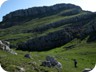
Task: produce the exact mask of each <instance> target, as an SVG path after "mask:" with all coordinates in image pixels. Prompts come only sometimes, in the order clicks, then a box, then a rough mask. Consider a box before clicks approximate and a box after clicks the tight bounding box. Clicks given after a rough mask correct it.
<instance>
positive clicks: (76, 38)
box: [0, 4, 96, 72]
mask: <svg viewBox="0 0 96 72" xmlns="http://www.w3.org/2000/svg"><path fill="white" fill-rule="evenodd" d="M62 5H63V4H61V5H59V7H58V4H57V6H56V5H54V6H55V7H53V10H52V9H51V8H50V6H49V7H40V8H38V7H36V10H35V11H34V9H35V8H34V9H33V10H32V13H33V14H35V12H36V15H33V14H32V16H30V12H31V9H28V12H29V13H28V16H26V15H27V14H26V15H24V16H25V17H24V16H23V14H25V13H24V12H26V10H25V11H23V10H20V14H18V13H19V12H18V11H17V13H16V14H17V15H16V17H14V15H13V14H15V12H13V14H12V18H10V16H11V13H10V14H8V15H6V16H5V17H4V21H2V22H0V40H6V41H9V42H10V43H11V48H12V49H14V51H16V52H17V53H18V55H12V54H10V53H8V52H5V51H1V50H0V63H1V64H2V66H3V68H4V69H5V70H7V71H10V72H18V66H20V67H23V68H24V69H25V70H26V72H57V70H56V69H55V68H48V67H41V66H40V64H41V61H44V60H45V57H46V56H48V55H50V56H54V57H55V58H56V59H57V60H58V61H59V62H61V63H62V65H63V69H62V72H70V71H71V72H82V70H83V69H84V68H93V67H94V65H95V64H96V13H93V12H89V11H83V10H82V9H81V8H80V7H78V6H74V5H71V4H68V6H67V4H66V5H64V7H65V9H63V8H64V7H63V6H62ZM61 7H62V8H61ZM67 7H68V9H67ZM42 8H43V9H42ZM44 8H45V9H44ZM47 8H49V9H48V11H49V12H47ZM54 8H56V12H55V9H54ZM59 8H60V9H59ZM44 10H45V13H43V12H44ZM39 11H40V13H39ZM51 12H52V13H51ZM26 13H27V12H26ZM40 14H41V15H40ZM19 15H20V16H21V17H20V16H19ZM7 16H9V17H7ZM7 18H9V19H7ZM19 18H20V19H19ZM19 22H20V23H19ZM15 23H16V24H15ZM4 26H5V27H4ZM93 40H94V41H93ZM24 48H25V49H24ZM16 49H18V50H16ZM22 50H26V51H22ZM28 50H30V52H28ZM31 51H32V52H31ZM38 51H41V52H38ZM27 53H30V54H31V56H32V59H27V58H25V57H24V55H25V54H27ZM73 59H77V61H78V68H74V64H73ZM40 60H41V61H40ZM34 62H36V64H34Z"/></svg>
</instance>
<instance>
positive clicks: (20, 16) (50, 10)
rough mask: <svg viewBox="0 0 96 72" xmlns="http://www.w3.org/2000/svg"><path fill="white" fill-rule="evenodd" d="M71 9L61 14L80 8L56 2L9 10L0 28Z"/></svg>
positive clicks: (74, 11)
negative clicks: (54, 3) (51, 4)
mask: <svg viewBox="0 0 96 72" xmlns="http://www.w3.org/2000/svg"><path fill="white" fill-rule="evenodd" d="M69 9H73V10H71V11H68V12H65V13H63V14H62V15H64V16H65V15H69V14H71V15H72V14H76V13H79V12H80V11H81V10H82V9H81V8H80V7H79V6H76V5H72V4H56V5H53V6H43V7H32V8H29V9H22V10H17V11H14V12H11V13H9V14H7V15H5V16H4V17H3V21H2V22H3V23H5V24H3V25H2V24H0V28H7V27H10V26H14V25H18V24H21V23H24V22H27V21H30V20H32V19H36V18H42V17H45V16H50V15H55V14H57V13H60V12H61V11H64V10H69Z"/></svg>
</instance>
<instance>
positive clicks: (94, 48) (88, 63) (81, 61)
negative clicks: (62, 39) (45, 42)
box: [0, 39, 96, 72]
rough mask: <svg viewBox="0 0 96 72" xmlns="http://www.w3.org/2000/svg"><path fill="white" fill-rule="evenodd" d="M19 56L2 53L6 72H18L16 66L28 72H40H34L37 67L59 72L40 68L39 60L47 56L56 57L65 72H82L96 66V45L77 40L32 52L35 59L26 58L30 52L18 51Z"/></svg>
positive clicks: (0, 57)
mask: <svg viewBox="0 0 96 72" xmlns="http://www.w3.org/2000/svg"><path fill="white" fill-rule="evenodd" d="M74 44H75V45H76V46H75V47H74V48H72V49H69V50H66V47H67V46H70V45H74ZM16 52H17V53H18V55H17V56H15V55H12V54H9V53H6V52H3V51H0V62H1V63H2V65H3V66H4V68H5V69H6V70H9V71H10V72H13V71H17V69H16V66H21V67H24V68H25V69H26V72H39V71H36V70H33V67H37V68H38V70H41V71H42V72H43V71H48V72H57V70H56V69H55V68H47V67H40V66H39V65H40V64H41V62H40V61H39V60H42V61H43V60H45V57H46V56H47V55H51V56H54V57H55V58H56V59H57V60H58V61H60V62H61V63H62V65H63V72H70V71H71V72H77V71H78V72H81V71H82V70H83V69H84V68H93V67H94V65H95V64H96V43H89V44H88V43H86V40H83V41H82V42H80V41H79V40H77V39H75V40H73V41H71V42H69V43H68V44H66V45H64V46H61V47H60V48H56V49H53V50H50V51H46V52H31V53H30V54H31V55H32V58H33V59H26V58H24V54H26V53H28V52H23V51H16ZM2 56H3V57H2ZM74 58H75V59H77V61H78V68H74V64H73V61H72V59H74ZM29 62H36V63H37V64H36V65H29V64H28V63H29Z"/></svg>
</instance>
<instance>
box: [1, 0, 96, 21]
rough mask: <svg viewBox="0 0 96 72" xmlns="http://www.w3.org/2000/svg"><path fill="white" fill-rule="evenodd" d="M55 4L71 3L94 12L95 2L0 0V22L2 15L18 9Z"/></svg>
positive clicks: (86, 0)
mask: <svg viewBox="0 0 96 72" xmlns="http://www.w3.org/2000/svg"><path fill="white" fill-rule="evenodd" d="M4 1H5V2H4ZM3 2H4V3H3ZM2 3H3V4H2ZM57 3H71V4H75V5H78V6H80V7H81V8H82V9H83V10H88V11H93V12H95V11H96V0H7V1H6V0H0V4H2V5H1V6H0V21H2V17H3V16H4V15H6V14H8V13H10V12H12V11H15V10H18V9H26V8H30V7H34V6H37V7H38V6H50V5H54V4H57Z"/></svg>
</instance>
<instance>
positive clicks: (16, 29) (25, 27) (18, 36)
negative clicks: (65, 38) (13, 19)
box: [0, 10, 86, 44]
mask: <svg viewBox="0 0 96 72" xmlns="http://www.w3.org/2000/svg"><path fill="white" fill-rule="evenodd" d="M66 11H67V10H65V11H63V12H66ZM61 13H62V12H61ZM61 13H59V14H57V15H53V16H48V17H44V18H40V19H38V18H37V19H34V20H31V21H29V22H26V23H24V24H20V25H17V26H12V27H10V28H7V29H1V30H0V40H8V41H10V42H11V44H16V43H18V42H24V41H26V40H28V39H30V38H34V37H37V36H43V35H46V34H48V33H51V32H55V31H58V30H61V29H63V28H64V26H66V25H69V24H63V25H62V26H60V27H57V28H50V29H48V30H46V31H44V32H42V33H37V32H34V33H33V32H31V33H27V31H29V30H33V29H34V28H37V27H41V26H44V25H48V24H50V23H53V22H57V21H60V20H64V19H65V20H67V19H70V18H74V17H77V16H78V17H79V16H81V15H84V14H86V12H81V13H79V14H75V15H71V16H60V14H61Z"/></svg>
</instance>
